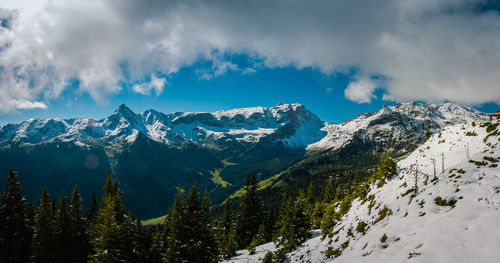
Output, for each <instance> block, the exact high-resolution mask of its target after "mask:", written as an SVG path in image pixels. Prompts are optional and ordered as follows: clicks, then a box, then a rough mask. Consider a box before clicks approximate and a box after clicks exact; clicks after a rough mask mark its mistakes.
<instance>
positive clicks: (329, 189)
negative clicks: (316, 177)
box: [323, 178, 336, 203]
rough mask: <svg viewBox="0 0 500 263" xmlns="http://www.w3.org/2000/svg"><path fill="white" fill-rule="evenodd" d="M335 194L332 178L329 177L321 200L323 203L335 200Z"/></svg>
mask: <svg viewBox="0 0 500 263" xmlns="http://www.w3.org/2000/svg"><path fill="white" fill-rule="evenodd" d="M335 196H336V191H335V189H334V188H333V179H332V178H330V179H328V182H327V183H326V187H325V193H324V195H323V202H325V203H330V202H333V200H335Z"/></svg>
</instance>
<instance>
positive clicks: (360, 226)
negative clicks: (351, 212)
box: [356, 221, 368, 235]
mask: <svg viewBox="0 0 500 263" xmlns="http://www.w3.org/2000/svg"><path fill="white" fill-rule="evenodd" d="M367 226H368V225H367V224H366V223H365V222H364V221H359V223H358V226H357V227H356V231H358V232H359V233H362V234H363V235H364V234H365V232H366V227H367Z"/></svg>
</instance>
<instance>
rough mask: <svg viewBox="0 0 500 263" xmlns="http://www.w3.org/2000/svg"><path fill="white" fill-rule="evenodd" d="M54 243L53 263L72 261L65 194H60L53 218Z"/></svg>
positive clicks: (69, 222) (69, 224)
mask: <svg viewBox="0 0 500 263" xmlns="http://www.w3.org/2000/svg"><path fill="white" fill-rule="evenodd" d="M54 218H55V222H54V230H55V232H54V238H55V239H54V242H55V248H56V250H55V262H61V263H64V262H69V261H71V260H72V254H73V253H72V246H71V245H72V244H71V243H72V241H73V239H72V234H71V218H70V214H69V205H68V201H67V199H66V193H65V192H64V191H62V192H61V196H60V197H59V203H58V209H57V211H56V214H55V216H54Z"/></svg>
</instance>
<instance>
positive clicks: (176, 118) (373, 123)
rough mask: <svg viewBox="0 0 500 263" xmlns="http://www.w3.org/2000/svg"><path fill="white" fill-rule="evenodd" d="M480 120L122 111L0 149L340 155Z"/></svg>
mask: <svg viewBox="0 0 500 263" xmlns="http://www.w3.org/2000/svg"><path fill="white" fill-rule="evenodd" d="M482 118H484V117H483V115H482V114H481V113H480V112H478V111H476V110H474V109H470V108H466V107H463V106H460V105H457V104H451V103H446V104H439V105H436V104H423V103H417V102H408V103H403V104H400V103H398V104H397V105H396V106H389V107H386V106H384V107H383V108H382V109H381V110H379V111H378V112H374V113H362V114H359V115H358V116H356V118H354V119H352V120H348V121H345V122H343V123H341V124H328V123H325V122H323V121H321V120H320V119H319V118H318V117H317V116H316V115H314V114H313V113H311V112H310V111H308V110H307V109H306V108H305V107H304V106H303V105H301V104H278V105H276V106H274V107H251V108H243V109H233V110H223V111H217V112H214V113H180V112H177V113H171V114H164V113H160V112H157V111H155V110H147V111H145V112H142V113H140V114H136V113H134V112H133V111H132V110H130V109H129V108H128V107H127V106H125V105H124V104H122V105H120V106H119V107H118V109H117V110H116V111H115V112H114V113H113V114H112V115H110V116H109V117H107V118H105V119H102V120H97V121H95V120H93V119H92V118H82V119H67V120H63V119H59V118H53V119H30V120H28V121H25V122H22V123H20V124H8V125H5V126H3V127H1V128H0V143H1V142H15V143H28V144H38V143H51V142H75V143H78V144H80V145H82V144H104V145H121V144H123V143H130V142H133V141H135V139H136V138H137V136H138V134H140V133H141V134H143V135H145V136H146V137H148V138H150V139H152V140H154V141H157V142H162V143H165V144H171V145H176V144H182V143H187V142H191V143H197V144H199V145H201V146H204V147H208V148H214V149H225V148H227V147H235V146H241V147H246V146H248V145H249V144H256V143H277V142H280V143H283V145H284V146H286V147H289V148H302V149H303V148H307V150H328V149H338V148H340V147H341V146H343V145H345V144H346V143H347V142H349V141H351V140H353V138H354V137H356V136H357V137H359V138H362V139H363V140H370V141H377V142H379V143H380V142H384V141H388V139H390V138H392V141H394V140H398V141H407V140H408V139H411V140H417V139H421V137H422V136H423V131H424V130H425V129H426V128H427V127H429V126H430V127H431V129H432V131H436V130H438V129H439V128H441V127H443V126H445V125H448V124H453V123H464V122H471V121H474V120H480V119H482Z"/></svg>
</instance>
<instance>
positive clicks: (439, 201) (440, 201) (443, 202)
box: [434, 196, 457, 207]
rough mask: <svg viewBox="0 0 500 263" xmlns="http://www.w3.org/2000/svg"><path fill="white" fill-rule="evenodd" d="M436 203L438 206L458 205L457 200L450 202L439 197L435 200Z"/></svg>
mask: <svg viewBox="0 0 500 263" xmlns="http://www.w3.org/2000/svg"><path fill="white" fill-rule="evenodd" d="M434 203H436V205H438V206H451V207H453V206H455V204H456V203H457V201H456V200H450V201H447V200H446V199H443V198H442V197H441V196H438V197H436V198H435V199H434Z"/></svg>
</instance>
